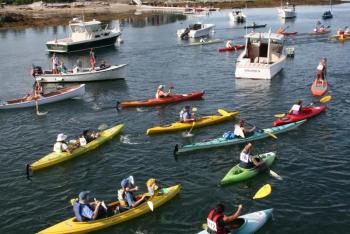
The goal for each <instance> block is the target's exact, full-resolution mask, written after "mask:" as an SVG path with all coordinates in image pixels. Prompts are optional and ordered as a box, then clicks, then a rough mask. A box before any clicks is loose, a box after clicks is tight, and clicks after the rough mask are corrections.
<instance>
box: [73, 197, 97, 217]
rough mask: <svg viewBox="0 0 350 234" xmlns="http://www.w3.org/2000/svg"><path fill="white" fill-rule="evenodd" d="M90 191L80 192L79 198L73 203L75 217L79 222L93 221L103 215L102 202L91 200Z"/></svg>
mask: <svg viewBox="0 0 350 234" xmlns="http://www.w3.org/2000/svg"><path fill="white" fill-rule="evenodd" d="M89 194H90V192H89V191H82V192H80V193H79V200H78V201H77V200H75V201H74V203H73V211H74V214H75V218H76V219H77V221H78V222H86V221H92V220H96V219H98V218H99V216H101V215H102V213H103V212H102V210H101V209H100V208H101V205H102V202H100V201H94V202H89V200H90V196H89Z"/></svg>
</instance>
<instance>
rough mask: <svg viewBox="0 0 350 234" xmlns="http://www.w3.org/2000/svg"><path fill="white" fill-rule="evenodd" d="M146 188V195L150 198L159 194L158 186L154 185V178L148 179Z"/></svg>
mask: <svg viewBox="0 0 350 234" xmlns="http://www.w3.org/2000/svg"><path fill="white" fill-rule="evenodd" d="M146 186H147V190H148V193H149V194H150V195H151V196H154V195H156V194H159V193H160V191H159V186H158V185H157V184H156V179H155V178H150V179H149V180H147V182H146Z"/></svg>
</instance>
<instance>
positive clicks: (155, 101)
mask: <svg viewBox="0 0 350 234" xmlns="http://www.w3.org/2000/svg"><path fill="white" fill-rule="evenodd" d="M203 95H204V91H202V92H196V93H186V94H178V95H175V94H174V95H171V96H170V97H164V98H152V99H147V100H143V101H128V102H120V103H119V102H117V106H121V107H141V106H156V105H164V104H169V103H174V102H183V101H187V100H195V99H201V98H202V96H203Z"/></svg>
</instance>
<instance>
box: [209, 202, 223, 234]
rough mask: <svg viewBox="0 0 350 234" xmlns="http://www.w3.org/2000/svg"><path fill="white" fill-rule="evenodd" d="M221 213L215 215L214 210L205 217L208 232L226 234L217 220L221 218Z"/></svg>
mask: <svg viewBox="0 0 350 234" xmlns="http://www.w3.org/2000/svg"><path fill="white" fill-rule="evenodd" d="M223 217H224V215H223V214H222V213H216V212H215V208H214V209H212V210H211V211H210V213H209V215H208V217H207V224H208V232H209V233H216V234H227V230H226V228H225V226H223V225H222V223H219V222H218V221H219V219H220V218H223Z"/></svg>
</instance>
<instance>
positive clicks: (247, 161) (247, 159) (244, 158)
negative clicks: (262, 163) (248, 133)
mask: <svg viewBox="0 0 350 234" xmlns="http://www.w3.org/2000/svg"><path fill="white" fill-rule="evenodd" d="M239 160H240V161H239V166H240V167H242V168H245V169H250V168H253V167H254V163H253V161H252V157H251V156H250V154H246V153H244V152H241V154H240V157H239Z"/></svg>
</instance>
